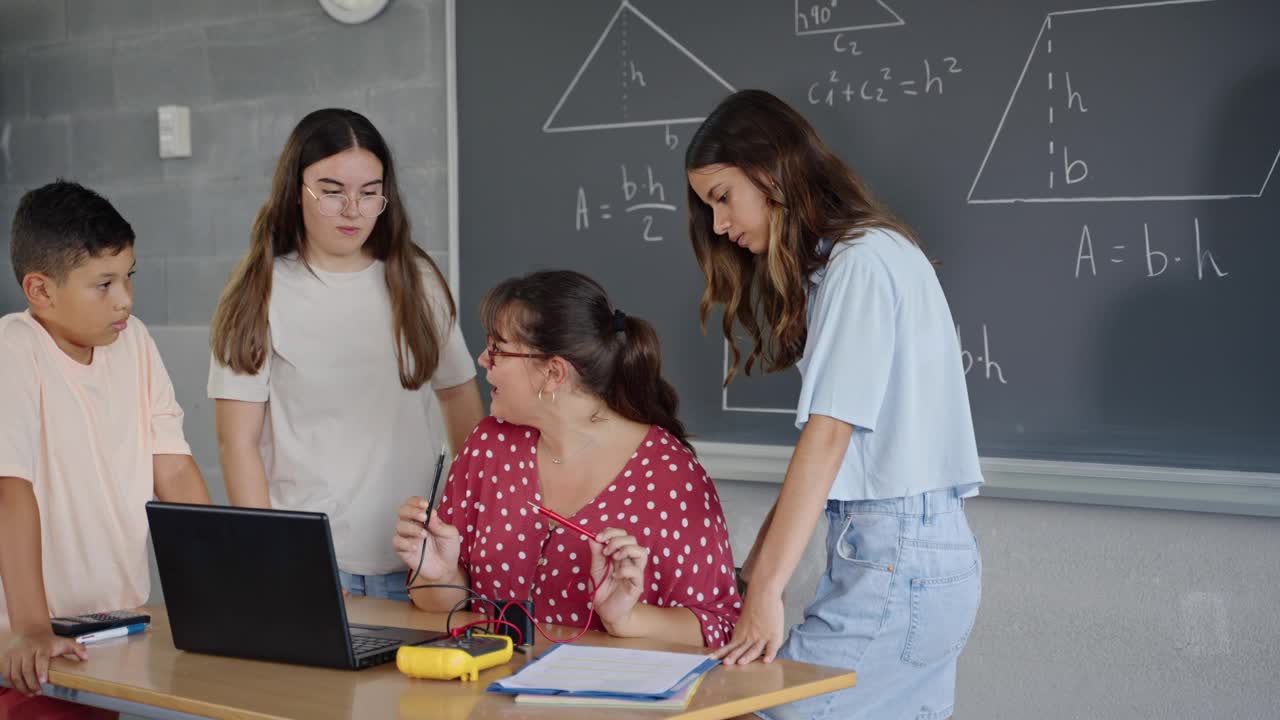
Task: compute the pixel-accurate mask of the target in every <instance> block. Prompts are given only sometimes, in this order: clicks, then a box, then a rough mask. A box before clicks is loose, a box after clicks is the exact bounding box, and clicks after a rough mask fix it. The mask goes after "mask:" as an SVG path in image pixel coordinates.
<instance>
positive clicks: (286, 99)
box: [0, 0, 448, 495]
mask: <svg viewBox="0 0 1280 720" xmlns="http://www.w3.org/2000/svg"><path fill="white" fill-rule="evenodd" d="M444 21H445V15H444V0H393V2H391V3H389V5H388V7H387V9H386V10H385V11H384V12H383V13H382V14H381V15H379V16H378V17H377V18H375V19H373V20H372V21H370V22H368V23H366V24H363V25H358V26H347V25H342V24H340V23H337V22H335V21H333V20H331V19H329V18H328V16H326V15H325V14H324V12H323V11H322V10H321V8H320V6H319V4H318V3H316V2H315V0H217V1H216V2H214V1H211V0H0V218H3V220H2V221H0V245H2V249H3V253H0V313H3V312H12V311H13V310H17V309H21V308H22V307H24V303H23V301H22V298H21V292H20V290H19V289H18V287H17V285H16V282H15V280H14V279H13V272H12V268H11V266H10V263H9V252H8V250H9V226H10V221H11V220H12V217H13V212H14V209H15V207H16V205H17V202H18V198H19V197H20V196H21V195H22V193H23V192H25V191H26V190H29V189H31V188H33V187H37V186H39V185H42V184H44V183H46V182H49V181H51V180H53V179H54V178H57V177H65V178H68V179H74V180H77V181H79V182H82V183H84V184H86V185H88V186H90V187H92V188H94V189H95V190H98V191H99V192H101V193H102V194H104V195H105V196H106V197H108V198H109V199H110V200H111V201H112V202H113V203H114V204H115V205H116V207H117V208H118V209H119V210H120V212H121V214H123V215H124V217H125V218H126V219H127V220H128V221H129V222H130V223H131V224H132V225H133V228H134V230H135V232H136V233H137V235H138V239H137V244H136V247H135V251H136V253H137V256H138V274H137V275H136V277H135V283H134V286H135V293H136V296H135V308H134V310H135V314H136V315H137V316H138V317H139V318H141V319H142V320H143V321H144V322H145V323H146V324H147V326H148V328H149V329H150V330H151V332H152V334H153V335H154V336H155V338H156V342H157V344H158V345H159V347H160V350H161V352H162V354H163V356H164V359H165V362H166V364H167V366H168V369H169V373H170V375H171V376H172V378H173V381H174V385H175V387H176V389H177V392H178V399H179V401H180V402H181V403H182V406H183V408H184V409H185V410H186V413H187V424H186V431H187V436H188V439H189V440H190V441H191V445H192V448H193V450H194V452H195V456H196V459H197V460H198V461H199V463H200V465H201V467H202V469H204V471H205V472H206V474H207V475H209V476H210V478H211V482H210V486H211V488H212V489H213V490H214V491H215V493H217V494H219V495H220V494H221V493H222V487H221V481H220V480H218V479H217V478H216V475H217V448H216V441H215V437H214V433H213V415H212V404H211V403H210V402H209V401H208V400H206V399H205V397H204V386H205V378H206V375H207V372H208V355H207V350H206V348H207V344H208V325H209V322H210V319H211V317H212V315H213V311H214V307H215V305H216V303H217V299H218V296H219V294H220V293H221V292H222V288H223V286H224V285H225V283H226V279H227V276H228V275H229V274H230V272H231V270H232V268H233V267H234V266H235V263H236V261H237V260H238V258H239V257H240V255H241V254H243V252H244V251H245V249H246V248H247V247H248V243H249V229H250V225H251V223H252V221H253V216H254V213H255V212H256V211H257V209H258V208H259V207H260V206H261V204H262V203H263V202H264V200H265V199H266V194H267V191H268V189H269V187H270V178H271V173H272V170H273V169H274V166H275V161H276V158H277V157H278V155H279V152H280V149H281V148H282V147H283V145H284V142H285V139H286V138H287V136H288V134H289V131H290V130H291V129H292V128H293V126H294V125H295V124H296V123H297V121H298V120H299V119H301V118H302V116H303V115H305V114H306V113H308V112H310V111H311V110H315V109H317V108H321V107H347V108H351V109H354V110H357V111H359V112H362V113H364V114H365V115H367V116H368V117H369V118H370V119H371V120H372V121H373V122H374V124H375V125H377V126H378V128H379V129H380V130H381V131H382V132H383V134H384V135H385V136H386V137H387V139H388V142H389V143H390V144H391V148H392V152H393V153H394V155H395V160H396V163H397V171H398V173H399V176H400V181H401V190H402V194H403V197H404V198H405V202H406V204H407V205H408V208H409V214H410V217H411V219H412V222H413V228H414V238H415V240H416V241H417V242H418V244H420V245H422V246H423V247H424V248H425V249H427V250H428V252H430V253H431V254H432V257H433V258H434V259H435V261H436V262H437V263H438V264H439V265H440V266H441V268H442V269H446V268H447V267H448V219H447V200H446V198H447V192H446V185H447V181H448V168H447V166H446V158H447V152H446V132H445V123H446V95H445V92H446V89H445V27H444ZM160 105H186V106H188V107H190V108H191V141H192V157H190V158H174V159H165V160H161V159H160V157H159V153H158V149H157V146H158V139H157V133H158V128H157V118H156V108H157V107H158V106H160Z"/></svg>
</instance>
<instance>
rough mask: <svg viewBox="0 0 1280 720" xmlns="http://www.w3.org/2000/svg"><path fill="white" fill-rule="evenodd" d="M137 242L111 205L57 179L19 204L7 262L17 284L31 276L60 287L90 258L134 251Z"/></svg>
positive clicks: (78, 187)
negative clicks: (48, 279) (37, 275)
mask: <svg viewBox="0 0 1280 720" xmlns="http://www.w3.org/2000/svg"><path fill="white" fill-rule="evenodd" d="M133 241H134V234H133V228H132V227H130V225H129V223H128V222H126V221H125V219H124V218H123V217H121V216H120V213H119V212H117V211H116V209H115V207H113V206H112V205H111V202H110V201H109V200H107V199H106V198H104V197H102V196H101V195H99V194H98V193H96V192H94V191H92V190H90V189H89V188H87V187H84V186H83V185H81V184H79V183H74V182H69V181H66V180H62V179H58V180H56V181H54V182H51V183H49V184H48V185H45V186H44V187H40V188H36V189H35V190H32V191H30V192H28V193H27V194H26V195H23V196H22V200H20V201H19V202H18V211H17V212H16V213H14V215H13V228H12V231H11V232H10V240H9V258H10V260H11V261H12V262H13V273H14V275H16V276H17V277H18V283H19V284H21V283H22V278H24V277H26V276H27V274H28V273H33V272H38V273H43V274H45V275H48V276H49V277H51V278H53V280H54V282H59V283H60V282H62V281H63V280H66V278H67V275H68V274H69V273H70V272H71V271H72V270H74V269H75V268H76V266H78V265H79V264H80V263H81V262H83V261H84V259H85V258H86V257H97V256H99V255H101V254H103V253H109V254H111V255H115V254H117V253H119V252H120V251H122V250H124V249H125V248H127V247H132V246H133Z"/></svg>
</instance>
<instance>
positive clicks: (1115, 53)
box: [967, 0, 1280, 204]
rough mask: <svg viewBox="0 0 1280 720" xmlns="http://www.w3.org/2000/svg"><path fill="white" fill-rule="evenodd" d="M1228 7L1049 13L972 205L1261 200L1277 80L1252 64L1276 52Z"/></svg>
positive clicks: (1277, 141)
mask: <svg viewBox="0 0 1280 720" xmlns="http://www.w3.org/2000/svg"><path fill="white" fill-rule="evenodd" d="M1264 4H1265V3H1264ZM1224 10H1229V8H1219V7H1217V6H1216V4H1215V2H1214V0H1171V1H1168V2H1147V3H1137V4H1128V5H1113V6H1106V7H1095V8H1088V9H1082V10H1067V11H1061V12H1053V13H1049V14H1048V15H1046V16H1045V18H1044V22H1043V23H1041V25H1040V32H1039V34H1037V35H1036V39H1035V43H1034V44H1033V45H1032V48H1031V53H1030V54H1029V55H1028V56H1027V60H1026V64H1025V65H1024V66H1023V68H1022V74H1021V75H1020V76H1019V77H1018V81H1017V83H1016V84H1015V85H1014V88H1013V93H1012V94H1011V95H1010V97H1009V101H1008V105H1007V106H1006V107H1005V110H1004V114H1003V115H1002V116H1001V118H1000V122H999V123H998V124H997V126H996V130H995V134H994V136H993V137H992V138H991V144H990V145H989V146H988V148H987V153H986V155H985V157H983V159H982V164H981V165H980V166H979V168H978V172H977V175H976V176H975V177H974V179H973V184H972V185H971V186H970V188H969V195H968V198H967V199H968V202H969V203H973V204H979V203H1018V202H1025V203H1070V202H1126V201H1134V202H1139V201H1160V200H1166V201H1176V200H1222V199H1229V198H1256V197H1261V196H1262V194H1263V192H1264V191H1265V189H1266V187H1267V183H1268V182H1269V180H1270V178H1271V175H1272V173H1273V172H1274V171H1275V168H1276V162H1277V160H1280V103H1277V102H1274V101H1273V99H1274V98H1276V97H1280V80H1278V78H1280V74H1277V73H1274V72H1271V73H1260V72H1259V69H1260V68H1272V67H1275V66H1276V65H1277V63H1280V49H1277V47H1278V46H1277V45H1276V44H1275V42H1274V39H1273V35H1274V32H1273V30H1274V25H1271V26H1270V30H1271V31H1268V30H1266V29H1263V28H1260V27H1257V26H1262V25H1269V23H1268V22H1259V21H1258V20H1257V18H1256V17H1254V14H1253V13H1242V12H1229V11H1226V12H1224ZM1266 12H1277V13H1280V9H1274V10H1268V11H1266ZM1224 48H1230V52H1224ZM1267 98H1271V99H1272V100H1268V99H1267Z"/></svg>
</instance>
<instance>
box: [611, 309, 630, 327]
mask: <svg viewBox="0 0 1280 720" xmlns="http://www.w3.org/2000/svg"><path fill="white" fill-rule="evenodd" d="M613 331H614V332H626V331H627V314H626V313H624V312H622V311H621V310H614V311H613Z"/></svg>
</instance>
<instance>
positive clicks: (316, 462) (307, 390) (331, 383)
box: [208, 109, 484, 599]
mask: <svg viewBox="0 0 1280 720" xmlns="http://www.w3.org/2000/svg"><path fill="white" fill-rule="evenodd" d="M212 335H213V337H212V350H213V352H212V355H213V357H212V360H211V361H210V364H209V383H208V394H209V397H210V398H213V399H214V400H215V401H216V404H215V413H216V416H217V431H218V450H219V455H220V458H221V462H222V471H223V476H224V478H225V481H226V485H227V495H228V497H229V498H230V501H231V503H232V504H233V505H240V506H247V507H272V508H280V509H287V510H307V511H317V512H324V513H327V514H328V516H329V520H330V523H331V528H332V532H333V539H334V546H335V549H336V552H337V559H338V567H339V569H340V570H341V577H342V583H343V587H344V588H345V589H347V590H348V591H349V592H351V593H353V594H364V595H369V596H374V597H393V598H400V599H407V598H408V596H407V594H406V593H405V573H404V571H403V563H401V562H400V561H399V559H398V558H397V557H396V554H395V553H394V552H393V551H392V550H391V549H390V548H388V547H387V541H386V513H387V508H388V507H392V506H394V505H395V503H397V502H399V501H400V500H401V499H402V498H404V497H405V496H407V495H410V494H412V493H415V492H421V491H422V490H421V489H422V488H423V487H426V486H427V485H428V484H429V483H430V472H431V468H432V467H433V465H434V464H435V463H434V461H435V459H436V456H437V455H438V453H439V451H440V448H441V446H442V445H443V443H444V440H445V438H443V437H439V435H440V431H439V429H438V428H435V427H433V425H434V423H433V422H432V413H433V408H432V402H431V401H432V397H431V396H432V395H434V398H435V399H436V400H437V401H438V402H439V407H440V410H441V412H442V414H443V417H444V420H445V424H446V425H447V432H448V440H449V443H450V446H451V447H454V448H457V447H461V445H462V442H463V441H464V440H465V439H466V437H467V434H468V433H469V432H470V431H471V430H472V428H474V427H475V425H476V423H478V422H479V421H480V419H481V418H482V417H483V416H484V410H483V405H482V402H481V399H480V393H479V389H478V388H477V386H476V382H475V366H474V364H473V363H472V361H471V356H470V353H469V352H468V351H467V347H466V344H465V343H464V341H463V338H462V333H461V331H460V330H459V328H458V325H457V322H456V313H455V309H454V304H453V300H452V298H451V296H450V294H449V290H448V287H447V286H446V284H445V280H444V277H443V276H442V275H441V274H440V270H439V269H438V268H437V267H436V265H435V263H433V262H432V261H431V258H430V257H428V256H427V254H426V253H425V252H423V250H422V249H421V248H419V247H418V246H417V245H415V244H414V242H413V239H412V237H411V234H410V228H409V220H408V214H407V213H406V211H405V207H404V205H403V202H402V196H401V194H400V189H399V187H398V185H397V182H396V172H395V165H394V163H393V161H392V157H391V151H390V149H389V148H388V147H387V143H386V142H385V141H384V140H383V138H382V136H381V135H380V134H379V133H378V131H377V129H376V128H374V126H373V125H372V124H371V123H370V122H369V121H368V120H367V119H366V118H365V117H364V116H362V115H360V114H359V113H356V112H352V111H350V110H339V109H326V110H317V111H315V112H313V113H311V114H309V115H307V116H306V117H304V118H303V119H302V121H301V122H299V123H298V125H297V127H295V128H294V129H293V132H292V133H291V134H290V136H289V139H288V141H287V143H286V144H285V147H284V151H283V152H282V153H281V155H280V159H279V162H278V163H277V165H276V170H275V176H274V178H273V180H272V186H271V195H270V196H269V197H268V198H267V202H266V203H265V204H264V205H263V206H262V209H261V210H260V211H259V212H258V215H257V217H256V218H255V220H254V223H253V235H252V239H251V242H250V246H249V250H248V252H246V253H245V256H244V257H243V258H242V259H241V261H240V264H239V265H238V266H237V268H236V270H235V272H234V273H233V274H232V276H231V279H230V281H229V283H228V285H227V287H226V290H225V291H224V293H223V295H222V299H221V301H220V302H219V304H218V309H217V313H216V314H215V316H214V319H213V328H212Z"/></svg>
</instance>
